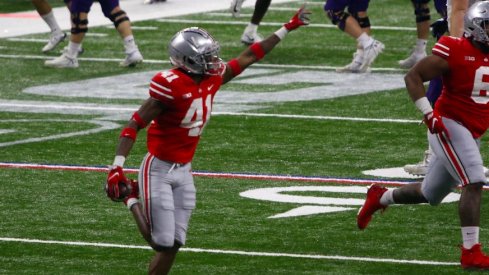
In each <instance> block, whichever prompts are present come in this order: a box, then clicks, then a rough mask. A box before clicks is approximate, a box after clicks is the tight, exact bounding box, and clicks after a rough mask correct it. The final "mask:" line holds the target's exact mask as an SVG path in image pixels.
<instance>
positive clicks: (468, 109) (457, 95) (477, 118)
mask: <svg viewBox="0 0 489 275" xmlns="http://www.w3.org/2000/svg"><path fill="white" fill-rule="evenodd" d="M432 53H433V55H437V56H439V57H441V58H443V59H445V60H446V61H447V62H448V64H449V66H450V71H449V72H448V73H447V74H444V75H443V90H442V93H441V96H440V97H439V98H438V100H437V101H436V104H435V112H437V113H438V114H440V115H441V116H444V117H448V118H451V119H453V120H455V121H458V122H460V123H461V124H462V125H464V126H465V127H466V128H467V129H468V130H469V131H470V132H471V133H472V136H473V137H474V138H479V137H480V136H482V135H483V134H484V132H485V131H486V130H487V128H488V127H489V105H488V102H489V96H488V91H489V54H484V53H483V52H482V51H481V50H479V49H477V48H475V47H474V46H473V45H472V43H471V41H470V40H469V39H467V38H455V37H451V36H444V37H442V38H441V39H440V40H439V41H438V42H437V43H436V44H435V46H434V47H433V50H432Z"/></svg>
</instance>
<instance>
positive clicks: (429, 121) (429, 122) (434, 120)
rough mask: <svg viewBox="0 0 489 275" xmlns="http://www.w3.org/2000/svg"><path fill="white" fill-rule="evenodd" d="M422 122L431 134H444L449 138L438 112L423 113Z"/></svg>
mask: <svg viewBox="0 0 489 275" xmlns="http://www.w3.org/2000/svg"><path fill="white" fill-rule="evenodd" d="M424 123H425V124H426V126H428V129H429V130H430V133H432V134H443V133H444V134H445V136H446V137H447V138H448V139H450V135H449V134H448V130H447V128H446V127H445V124H443V121H442V120H441V116H440V115H438V114H434V113H433V112H429V113H427V114H426V115H424Z"/></svg>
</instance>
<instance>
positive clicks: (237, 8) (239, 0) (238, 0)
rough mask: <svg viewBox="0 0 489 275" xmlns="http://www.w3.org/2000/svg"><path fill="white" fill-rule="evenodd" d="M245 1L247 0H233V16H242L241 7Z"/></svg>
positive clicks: (231, 10)
mask: <svg viewBox="0 0 489 275" xmlns="http://www.w3.org/2000/svg"><path fill="white" fill-rule="evenodd" d="M244 1H245V0H231V6H230V7H229V11H230V12H231V16H232V17H236V18H237V17H240V16H241V7H242V6H243V2H244Z"/></svg>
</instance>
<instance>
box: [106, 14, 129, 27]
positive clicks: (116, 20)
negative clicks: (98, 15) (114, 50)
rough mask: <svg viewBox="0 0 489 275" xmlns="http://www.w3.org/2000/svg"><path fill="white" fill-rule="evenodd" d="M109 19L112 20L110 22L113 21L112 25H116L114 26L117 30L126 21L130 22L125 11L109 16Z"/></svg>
mask: <svg viewBox="0 0 489 275" xmlns="http://www.w3.org/2000/svg"><path fill="white" fill-rule="evenodd" d="M109 19H110V21H112V23H114V26H115V27H116V28H117V26H119V24H120V23H122V22H124V21H129V17H127V14H126V12H125V11H123V10H120V11H118V12H116V13H113V14H111V15H109Z"/></svg>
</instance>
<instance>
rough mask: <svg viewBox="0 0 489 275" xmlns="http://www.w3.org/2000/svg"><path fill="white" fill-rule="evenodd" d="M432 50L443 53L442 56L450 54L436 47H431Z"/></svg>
mask: <svg viewBox="0 0 489 275" xmlns="http://www.w3.org/2000/svg"><path fill="white" fill-rule="evenodd" d="M433 52H436V53H439V54H441V55H444V56H450V54H449V53H447V52H444V51H442V50H440V49H437V48H433Z"/></svg>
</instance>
